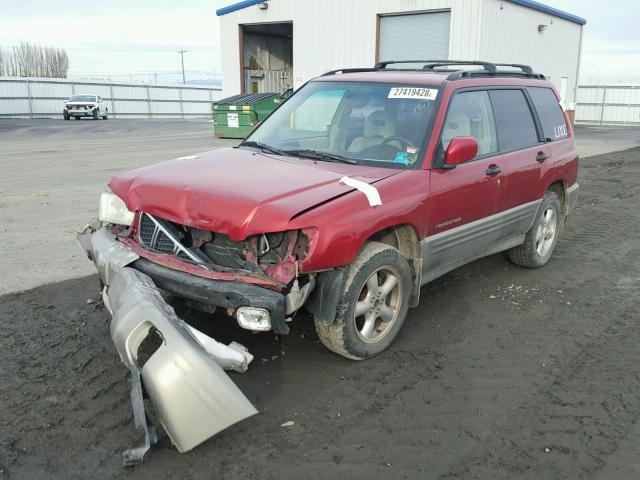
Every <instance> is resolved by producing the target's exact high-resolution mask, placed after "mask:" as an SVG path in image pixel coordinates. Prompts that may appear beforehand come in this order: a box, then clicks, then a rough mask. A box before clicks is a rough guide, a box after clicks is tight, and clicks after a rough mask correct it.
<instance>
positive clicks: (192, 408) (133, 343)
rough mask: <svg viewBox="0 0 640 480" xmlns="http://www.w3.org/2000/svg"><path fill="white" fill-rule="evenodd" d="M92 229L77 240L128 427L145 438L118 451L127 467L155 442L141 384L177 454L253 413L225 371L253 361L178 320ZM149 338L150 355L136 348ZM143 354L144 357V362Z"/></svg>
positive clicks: (112, 242)
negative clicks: (97, 295)
mask: <svg viewBox="0 0 640 480" xmlns="http://www.w3.org/2000/svg"><path fill="white" fill-rule="evenodd" d="M96 227H97V225H96V224H94V225H92V226H89V227H88V228H87V229H85V231H84V232H83V233H81V234H80V235H79V241H80V244H81V245H82V246H83V248H85V250H86V251H87V253H88V255H89V256H90V258H92V259H93V261H94V262H95V264H96V267H97V268H98V272H99V273H100V277H101V279H102V281H103V282H104V283H105V285H106V287H105V292H106V293H105V294H103V296H104V297H105V303H106V304H107V306H108V308H109V309H110V310H111V313H112V315H113V317H112V320H111V338H112V339H113V343H114V344H115V347H116V350H117V351H118V354H119V355H120V359H121V360H122V362H123V363H124V364H125V365H126V366H127V367H128V368H129V370H130V371H131V387H132V389H131V401H132V406H133V410H134V420H135V424H136V427H137V428H141V429H143V430H144V434H145V440H144V444H143V445H141V446H140V447H136V448H132V449H129V450H127V451H125V452H124V457H125V460H124V463H125V465H131V464H135V463H139V462H140V461H142V458H143V456H144V454H145V453H146V452H147V450H148V449H149V447H150V446H151V444H153V443H155V441H156V434H155V430H154V429H153V427H151V426H150V425H148V423H147V420H146V415H145V412H144V403H143V398H142V391H143V389H142V384H143V385H144V390H145V391H146V393H147V394H148V396H149V399H150V400H151V403H152V405H153V407H154V410H155V411H156V414H157V417H158V420H159V422H160V424H161V425H162V426H163V428H164V429H165V431H166V432H167V435H168V436H169V438H171V441H172V442H173V443H174V444H175V446H176V448H177V449H178V451H180V452H186V451H188V450H191V449H192V448H194V447H195V446H197V445H199V444H200V443H202V442H203V441H205V440H206V439H208V438H209V437H211V436H213V435H215V434H216V433H218V432H220V431H221V430H224V429H225V428H227V427H229V426H230V425H233V424H234V423H236V422H239V421H240V420H243V419H245V418H247V417H249V416H251V415H254V414H256V413H257V410H256V409H255V408H254V406H253V405H252V404H251V403H250V402H249V400H247V398H246V397H245V396H244V395H243V394H242V392H241V391H240V390H239V389H238V387H237V386H236V385H235V384H234V383H233V382H232V381H231V379H230V378H229V377H228V376H227V375H226V374H225V373H224V371H223V368H225V369H233V370H236V371H240V372H243V371H246V369H247V367H248V364H249V362H251V360H252V359H253V357H252V356H251V354H249V353H248V352H247V351H246V349H244V347H242V346H241V345H239V344H236V343H235V342H234V343H232V344H230V345H229V346H226V345H223V344H221V343H218V342H216V341H215V340H214V339H213V338H211V337H208V336H207V335H205V334H203V333H201V332H199V331H197V330H195V329H193V328H192V327H190V326H189V325H187V324H186V323H185V322H184V321H182V320H180V319H179V318H178V316H177V315H176V313H175V311H174V310H173V308H172V307H171V306H169V305H168V304H167V303H166V302H165V300H164V299H163V298H162V295H161V294H160V291H159V290H158V288H157V287H156V286H155V284H154V283H153V281H152V280H151V278H150V277H148V276H147V275H145V274H144V273H142V272H139V271H137V270H135V269H133V268H130V267H127V265H128V264H130V263H131V262H133V261H135V260H136V259H137V258H138V256H137V255H136V254H134V253H132V252H131V251H130V250H128V249H127V248H126V247H124V245H122V244H121V243H120V242H118V241H117V240H116V239H115V237H114V236H113V234H112V233H111V232H110V231H108V230H107V229H105V228H96ZM150 335H156V336H157V337H156V339H157V340H158V341H157V342H156V345H155V349H154V350H153V351H152V352H146V351H144V350H145V348H146V346H145V347H144V348H143V349H141V348H140V346H141V345H142V343H143V341H145V340H146V339H147V338H148V337H149V336H150ZM141 352H143V353H145V356H148V355H149V354H150V356H148V359H146V361H144V358H143V357H144V356H141V355H140V353H141Z"/></svg>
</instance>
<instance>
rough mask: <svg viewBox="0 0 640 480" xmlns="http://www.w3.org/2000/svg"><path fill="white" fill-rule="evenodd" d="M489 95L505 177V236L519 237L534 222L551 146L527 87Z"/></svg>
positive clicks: (501, 90) (503, 235) (503, 233)
mask: <svg viewBox="0 0 640 480" xmlns="http://www.w3.org/2000/svg"><path fill="white" fill-rule="evenodd" d="M489 97H490V98H491V104H492V106H493V112H494V116H495V121H496V130H497V135H498V147H499V149H500V152H501V154H502V155H501V157H502V158H501V165H500V167H501V168H502V172H503V174H504V175H505V176H506V195H505V209H504V215H503V217H504V218H503V223H502V239H503V241H509V239H516V240H517V239H518V237H521V236H522V235H523V234H525V233H526V232H527V230H528V229H529V228H530V227H531V224H532V223H533V219H534V217H535V214H536V211H537V208H538V204H539V201H540V187H539V184H540V178H541V177H540V172H541V169H540V161H541V160H543V159H546V158H547V157H548V156H549V148H548V147H547V146H546V145H545V143H544V141H543V138H541V131H540V128H539V125H538V123H537V118H536V117H535V114H534V112H533V111H532V106H531V104H530V102H529V100H528V98H527V95H526V94H525V92H524V90H522V89H519V88H503V89H495V90H491V91H490V92H489ZM514 241H515V240H514Z"/></svg>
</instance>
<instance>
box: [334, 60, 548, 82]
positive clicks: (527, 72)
mask: <svg viewBox="0 0 640 480" xmlns="http://www.w3.org/2000/svg"><path fill="white" fill-rule="evenodd" d="M410 63H422V64H424V66H423V67H422V68H419V69H418V68H400V69H394V68H387V67H388V66H390V65H398V64H410ZM468 65H473V66H478V67H482V68H479V69H475V70H463V69H451V68H450V69H446V70H443V69H440V68H441V67H454V66H468ZM497 67H511V68H515V69H518V70H498V68H497ZM380 70H387V71H396V72H397V71H415V72H437V73H449V76H448V77H447V80H460V79H462V78H468V77H478V76H496V77H498V76H499V77H513V76H518V77H528V78H535V79H539V80H544V79H545V76H544V75H543V74H541V73H535V72H534V71H533V69H532V68H531V67H530V66H529V65H522V64H519V63H491V62H481V61H469V60H389V61H385V62H378V63H376V64H375V65H374V66H373V68H341V69H338V70H332V71H330V72H327V73H325V74H324V75H322V76H323V77H325V76H328V75H335V74H340V73H358V72H377V71H380Z"/></svg>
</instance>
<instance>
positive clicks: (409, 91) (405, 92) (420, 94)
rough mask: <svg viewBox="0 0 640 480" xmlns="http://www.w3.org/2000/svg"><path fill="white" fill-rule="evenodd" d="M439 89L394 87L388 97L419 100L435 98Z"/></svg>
mask: <svg viewBox="0 0 640 480" xmlns="http://www.w3.org/2000/svg"><path fill="white" fill-rule="evenodd" d="M437 96H438V90H436V89H435V88H413V87H393V88H391V89H390V90H389V96H388V97H387V98H413V99H417V100H435V99H436V97H437Z"/></svg>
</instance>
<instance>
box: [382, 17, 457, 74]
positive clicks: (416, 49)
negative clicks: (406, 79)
mask: <svg viewBox="0 0 640 480" xmlns="http://www.w3.org/2000/svg"><path fill="white" fill-rule="evenodd" d="M450 19H451V12H434V13H415V14H408V15H389V16H383V17H381V18H380V45H379V50H378V59H379V61H381V62H382V61H385V60H416V59H417V60H446V59H448V58H449V23H450Z"/></svg>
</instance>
